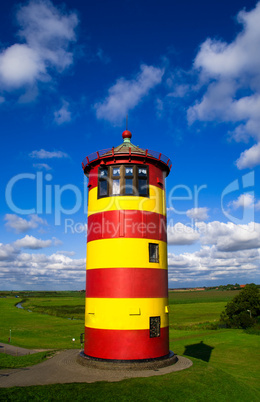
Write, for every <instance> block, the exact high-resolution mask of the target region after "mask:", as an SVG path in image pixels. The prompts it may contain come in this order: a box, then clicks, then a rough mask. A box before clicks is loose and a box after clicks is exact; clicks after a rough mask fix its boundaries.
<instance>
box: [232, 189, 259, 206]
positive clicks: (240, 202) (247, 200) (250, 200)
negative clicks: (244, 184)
mask: <svg viewBox="0 0 260 402" xmlns="http://www.w3.org/2000/svg"><path fill="white" fill-rule="evenodd" d="M254 203H255V197H254V196H253V195H252V194H248V193H245V194H241V195H240V196H239V197H238V199H237V200H234V201H231V202H230V203H229V204H228V205H229V206H230V207H232V208H234V209H238V208H240V207H242V208H253V207H254Z"/></svg>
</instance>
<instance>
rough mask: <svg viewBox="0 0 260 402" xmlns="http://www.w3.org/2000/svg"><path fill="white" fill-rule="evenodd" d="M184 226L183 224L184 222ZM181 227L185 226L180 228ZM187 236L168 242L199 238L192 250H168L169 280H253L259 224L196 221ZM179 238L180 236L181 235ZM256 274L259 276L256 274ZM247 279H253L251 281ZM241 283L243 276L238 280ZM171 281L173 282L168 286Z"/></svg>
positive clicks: (259, 255)
mask: <svg viewBox="0 0 260 402" xmlns="http://www.w3.org/2000/svg"><path fill="white" fill-rule="evenodd" d="M183 226H184V225H183ZM183 229H184V228H183ZM189 229H190V238H187V239H186V242H185V240H184V238H183V243H182V242H181V241H179V242H178V240H177V239H178V237H177V236H176V235H175V236H176V237H175V238H174V241H173V242H172V243H171V241H169V244H191V243H192V241H190V242H189V240H192V239H193V240H194V241H193V242H195V241H196V242H198V241H200V243H201V249H200V250H199V251H195V252H194V253H183V254H179V255H176V254H174V253H169V255H168V265H169V282H170V286H176V283H175V285H174V282H179V283H196V282H200V283H201V281H202V280H205V281H208V282H207V283H209V282H210V281H219V283H220V281H224V282H225V281H230V280H232V278H234V282H239V278H247V279H246V280H247V281H249V282H250V281H254V280H255V278H256V277H257V275H259V271H260V224H258V223H254V222H251V223H249V224H247V225H235V224H234V223H231V222H228V223H223V222H218V221H215V222H209V223H205V222H196V224H195V228H194V229H193V230H192V229H191V228H189ZM180 240H182V238H180ZM258 277H259V276H258ZM250 278H252V279H251V280H250ZM241 280H242V282H243V281H244V280H245V279H241ZM171 282H173V283H172V285H171Z"/></svg>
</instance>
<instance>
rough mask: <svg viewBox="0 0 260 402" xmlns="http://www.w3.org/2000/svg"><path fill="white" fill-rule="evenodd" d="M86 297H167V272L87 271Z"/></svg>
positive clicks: (121, 269)
mask: <svg viewBox="0 0 260 402" xmlns="http://www.w3.org/2000/svg"><path fill="white" fill-rule="evenodd" d="M86 297H101V298H109V297H112V298H132V297H134V298H144V297H146V298H154V297H168V272H167V269H156V268H99V269H89V270H87V278H86Z"/></svg>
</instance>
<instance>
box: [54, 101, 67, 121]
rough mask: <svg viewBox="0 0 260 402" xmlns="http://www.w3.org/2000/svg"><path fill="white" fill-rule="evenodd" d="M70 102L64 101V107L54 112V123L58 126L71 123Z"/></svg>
mask: <svg viewBox="0 0 260 402" xmlns="http://www.w3.org/2000/svg"><path fill="white" fill-rule="evenodd" d="M69 106H70V105H69V102H67V101H65V100H63V102H62V107H61V108H60V109H59V110H57V111H55V112H54V121H55V123H57V124H58V125H61V124H63V123H68V122H69V121H71V112H70V110H69Z"/></svg>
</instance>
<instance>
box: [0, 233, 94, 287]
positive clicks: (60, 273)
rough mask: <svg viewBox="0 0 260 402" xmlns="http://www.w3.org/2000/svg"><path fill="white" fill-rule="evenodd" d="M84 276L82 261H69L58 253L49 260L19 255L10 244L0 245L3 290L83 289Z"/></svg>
mask: <svg viewBox="0 0 260 402" xmlns="http://www.w3.org/2000/svg"><path fill="white" fill-rule="evenodd" d="M21 240H22V239H21ZM36 240H39V239H36ZM85 272H86V260H85V259H83V258H82V259H72V258H70V257H69V256H65V255H63V254H60V253H55V254H52V255H50V256H48V255H45V254H29V253H22V252H21V250H19V249H18V248H17V247H15V246H13V245H11V244H1V243H0V275H1V284H2V288H4V289H5V288H6V289H9V290H10V288H11V289H13V288H16V289H22V290H24V289H25V287H26V286H27V285H30V287H31V288H35V289H37V288H38V289H39V288H40V289H42V288H46V287H48V288H49V289H55V290H57V289H71V288H75V289H83V288H84V284H85V275H86V274H85Z"/></svg>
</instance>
